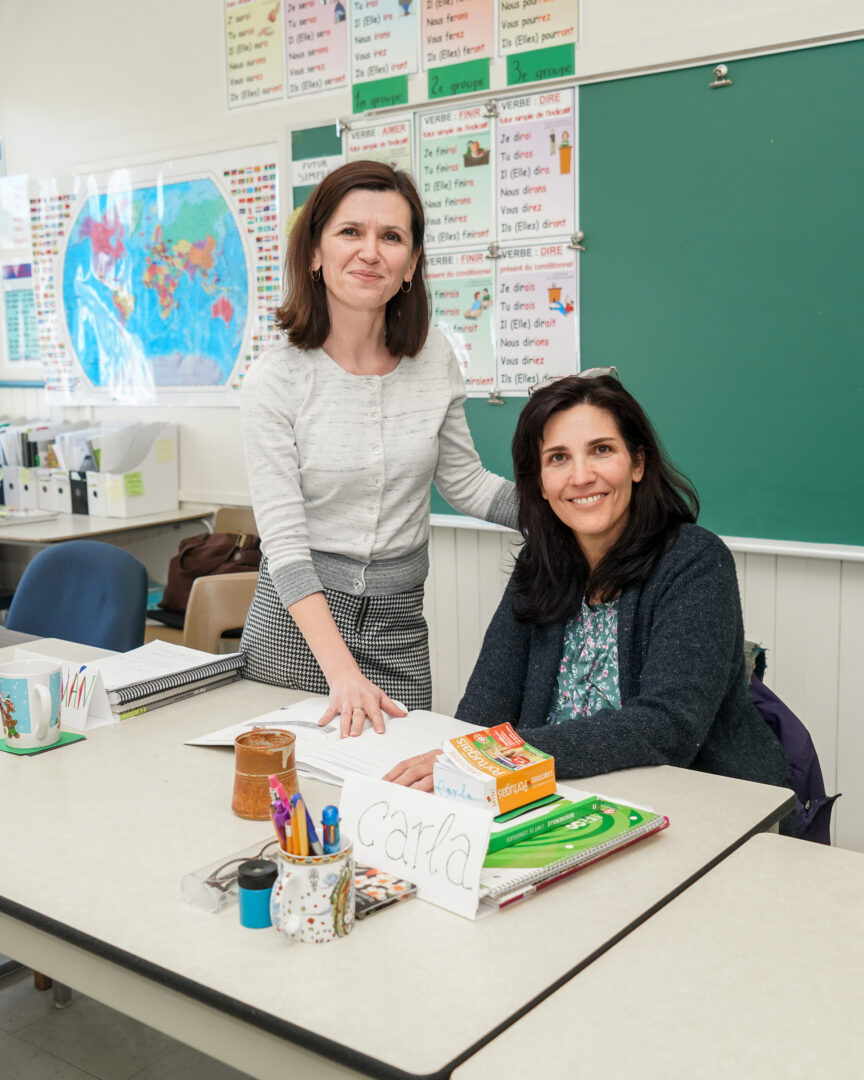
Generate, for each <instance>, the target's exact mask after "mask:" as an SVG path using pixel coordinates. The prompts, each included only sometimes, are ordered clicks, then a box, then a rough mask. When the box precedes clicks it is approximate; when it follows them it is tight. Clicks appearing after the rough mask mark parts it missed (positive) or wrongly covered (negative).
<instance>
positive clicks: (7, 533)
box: [0, 503, 215, 544]
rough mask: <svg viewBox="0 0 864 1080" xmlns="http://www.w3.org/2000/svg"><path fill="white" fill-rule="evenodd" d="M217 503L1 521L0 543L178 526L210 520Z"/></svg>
mask: <svg viewBox="0 0 864 1080" xmlns="http://www.w3.org/2000/svg"><path fill="white" fill-rule="evenodd" d="M214 512H215V508H214V507H213V506H208V505H205V504H203V503H202V504H200V505H199V504H197V503H187V504H186V505H185V506H181V507H179V508H178V509H177V510H162V511H161V512H160V513H158V514H141V515H139V516H138V517H126V518H118V517H96V516H95V515H91V514H56V515H55V516H54V517H53V518H44V519H43V520H41V521H31V522H25V521H22V522H20V523H16V524H14V525H8V524H6V525H3V524H0V544H57V543H60V542H61V541H63V540H93V539H94V538H95V537H97V536H107V535H110V534H113V533H121V532H132V531H134V530H136V529H147V528H151V527H154V526H157V525H178V524H179V523H180V522H182V521H200V522H201V523H202V524H204V523H205V522H207V521H209V520H210V518H211V517H213V514H214Z"/></svg>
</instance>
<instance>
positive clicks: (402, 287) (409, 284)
mask: <svg viewBox="0 0 864 1080" xmlns="http://www.w3.org/2000/svg"><path fill="white" fill-rule="evenodd" d="M413 284H414V281H413V280H412V279H411V278H409V279H408V280H407V281H403V282H402V284H401V285H400V286H399V288H400V289H401V290H402V292H404V293H405V294H406V296H407V294H408V293H409V292H411V287H412V285H413ZM406 285H407V286H408V288H407V289H406V288H405V286H406Z"/></svg>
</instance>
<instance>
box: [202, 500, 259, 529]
mask: <svg viewBox="0 0 864 1080" xmlns="http://www.w3.org/2000/svg"><path fill="white" fill-rule="evenodd" d="M213 532H229V533H257V532H258V526H257V525H256V524H255V514H254V513H253V511H252V507H251V506H220V507H219V509H218V510H217V511H216V515H215V517H214V518H213Z"/></svg>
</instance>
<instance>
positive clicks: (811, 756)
mask: <svg viewBox="0 0 864 1080" xmlns="http://www.w3.org/2000/svg"><path fill="white" fill-rule="evenodd" d="M745 648H746V651H748V653H749V662H750V666H751V668H752V675H751V678H750V700H751V701H752V702H753V704H754V705H755V706H756V711H757V712H758V713H759V715H760V716H761V717H762V719H763V720H764V721H765V723H766V724H767V725H768V726H769V727H770V728H771V730H772V731H773V732H774V734H775V735H776V736H777V738H778V739H779V740H780V745H781V746H782V747H783V749H784V750H785V751H786V757H787V758H788V759H789V772H788V773H787V774H786V786H787V787H790V788H791V789H792V790H793V791H794V792H795V796H796V798H797V800H798V805H797V807H796V809H795V826H794V832H793V835H794V836H795V837H797V838H798V839H799V840H812V841H813V842H814V843H816V844H830V843H831V809H832V807H833V806H834V802H835V800H836V799H839V798H840V795H839V794H837V795H826V793H825V781H824V780H823V779H822V767H821V766H820V764H819V757H818V755H817V753H816V747H815V746H814V745H813V740H812V739H811V738H810V732H809V731H808V730H807V728H806V727H805V726H804V724H803V723H802V721H801V720H799V719H798V717H797V716H796V715H795V713H793V712H792V710H791V709H790V708H789V706H788V705H785V704H784V703H783V702H782V701H781V700H780V698H779V697H777V695H776V694H775V693H774V691H773V690H769V689H768V687H767V686H766V685H765V684H764V683H763V682H762V677H763V676H764V674H765V650H764V649H763V648H762V647H761V646H759V645H751V644H750V643H749V642H747V643H746V646H745Z"/></svg>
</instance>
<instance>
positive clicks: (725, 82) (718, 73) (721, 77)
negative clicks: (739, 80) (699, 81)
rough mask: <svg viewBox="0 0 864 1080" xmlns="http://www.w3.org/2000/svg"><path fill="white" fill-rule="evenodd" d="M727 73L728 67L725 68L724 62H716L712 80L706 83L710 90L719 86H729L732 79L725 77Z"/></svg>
mask: <svg viewBox="0 0 864 1080" xmlns="http://www.w3.org/2000/svg"><path fill="white" fill-rule="evenodd" d="M728 74H729V68H727V67H726V65H725V64H718V65H717V67H715V68H714V82H712V83H708V85H709V86H710V87H711V89H712V90H716V89H718V87H721V86H731V85H732V80H731V79H727V78H726V76H727V75H728Z"/></svg>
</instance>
